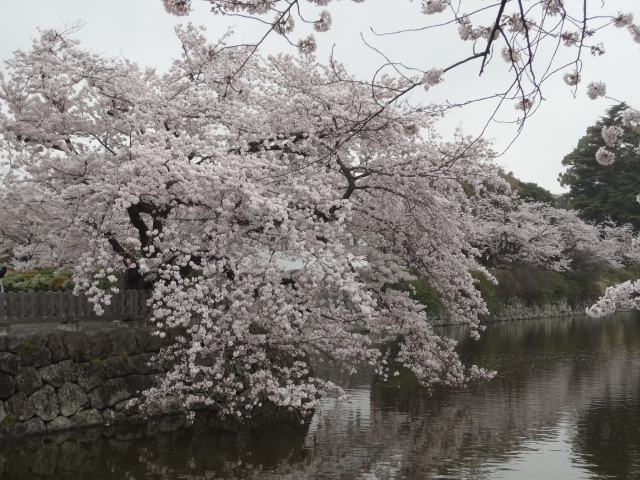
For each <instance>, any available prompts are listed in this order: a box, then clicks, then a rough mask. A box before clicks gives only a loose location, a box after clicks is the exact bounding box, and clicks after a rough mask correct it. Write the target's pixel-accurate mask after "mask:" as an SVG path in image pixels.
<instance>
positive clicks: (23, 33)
mask: <svg viewBox="0 0 640 480" xmlns="http://www.w3.org/2000/svg"><path fill="white" fill-rule="evenodd" d="M571 1H575V0H571ZM0 2H1V4H2V15H1V16H0V58H2V59H7V58H9V57H10V56H11V54H12V52H13V51H15V50H17V49H28V48H29V45H30V42H31V39H32V38H34V37H36V36H37V35H38V30H37V28H38V27H41V28H55V29H58V30H60V29H63V28H64V26H65V25H70V24H73V23H74V22H78V21H79V22H82V23H83V24H84V26H83V28H82V29H81V30H80V31H79V32H78V33H77V34H76V37H77V38H79V39H80V40H81V41H82V44H83V45H84V46H85V47H87V48H89V49H91V50H94V51H98V52H104V53H105V54H107V55H110V56H112V55H122V56H124V57H126V58H129V59H131V60H134V61H137V62H138V63H140V64H144V65H148V66H151V67H156V68H158V69H159V70H162V69H165V68H166V67H167V66H168V65H169V62H170V60H171V58H174V57H177V56H179V55H180V49H179V42H178V41H177V39H176V38H175V34H174V26H175V25H176V24H178V23H186V22H188V21H191V22H193V23H196V24H201V25H205V26H206V27H207V29H208V36H209V37H210V38H211V39H212V40H213V39H215V38H217V37H219V36H221V35H222V34H223V33H224V32H225V31H226V29H227V27H228V26H233V27H234V30H235V32H236V38H237V40H238V41H242V40H246V41H252V40H255V38H256V36H257V35H261V34H262V32H263V27H261V26H260V25H259V24H256V23H250V24H247V23H246V22H244V21H242V20H241V19H228V18H221V17H218V16H214V15H213V14H211V13H210V12H208V11H207V7H206V5H205V4H204V3H203V2H200V3H196V10H195V12H194V13H193V14H192V15H190V16H189V17H174V16H171V15H169V14H167V13H166V12H165V10H164V8H163V6H162V1H161V0H109V1H100V2H98V1H90V0H20V1H9V0H0ZM607 4H608V5H609V8H610V9H612V10H613V12H614V13H615V12H617V11H622V12H633V13H634V14H635V20H636V23H638V22H640V2H639V1H638V0H607ZM389 5H393V6H394V7H393V10H390V9H389V7H388V6H389ZM592 5H593V8H596V7H599V5H600V2H598V1H594V2H592ZM415 9H416V3H415V2H414V3H409V2H403V1H400V0H367V1H366V2H364V3H353V2H346V1H342V2H337V3H335V4H334V3H332V4H331V5H330V6H329V10H330V11H331V12H332V13H333V26H332V28H331V30H330V31H329V32H328V33H324V34H318V35H317V36H318V40H319V50H318V58H319V60H324V59H326V58H327V56H328V55H329V53H330V52H331V49H333V52H334V55H335V56H336V58H337V59H338V60H340V61H341V62H343V63H345V64H346V65H347V67H348V69H349V70H350V71H351V72H352V73H355V74H356V75H359V76H362V77H365V78H366V77H368V76H369V75H370V74H371V72H373V71H374V69H375V67H376V66H378V65H379V64H380V63H382V60H381V58H382V57H381V56H380V55H379V54H378V53H375V52H374V51H373V50H371V49H370V48H369V47H367V46H366V45H365V44H364V43H363V41H362V38H361V36H362V37H364V38H365V39H366V40H367V41H368V42H369V43H370V44H371V45H373V46H375V47H376V48H379V49H380V50H381V51H382V52H383V53H384V54H386V55H388V56H389V57H390V58H391V59H393V60H400V61H403V62H405V63H408V64H411V65H419V66H421V67H423V68H425V69H428V68H430V67H431V66H432V67H437V68H443V67H446V66H448V65H450V64H451V63H452V60H456V59H458V58H462V57H463V56H464V51H462V50H460V48H465V47H466V48H469V45H468V44H462V43H461V42H460V41H459V40H457V38H456V35H455V29H449V31H448V32H447V31H443V30H441V31H437V32H436V31H434V32H433V34H432V35H431V36H425V34H424V32H423V33H421V34H412V35H403V36H393V37H377V36H375V35H374V34H373V33H372V32H371V30H370V27H373V28H374V29H375V30H376V31H377V32H385V31H392V30H394V29H397V28H400V27H401V26H405V27H406V26H412V27H417V26H420V25H424V24H426V23H427V22H428V21H432V20H433V19H435V18H437V17H425V16H422V15H415ZM596 13H597V12H596ZM295 36H296V37H297V36H300V35H295ZM603 41H604V43H605V48H606V50H607V53H606V54H605V55H603V56H601V57H597V58H592V57H591V56H589V55H585V56H584V63H585V64H584V70H583V83H582V86H583V87H582V90H579V91H578V93H577V96H576V98H574V97H573V95H572V92H571V90H570V89H569V87H567V86H566V85H565V84H564V83H563V82H562V78H561V76H557V77H556V78H554V79H551V80H550V81H549V83H547V84H546V87H545V90H544V92H543V93H544V95H545V101H544V102H543V104H542V105H541V107H540V108H539V109H538V111H537V112H536V114H535V115H534V116H533V117H532V118H530V119H529V120H528V123H527V125H526V126H525V129H524V131H523V133H522V134H521V135H520V137H519V138H518V139H517V140H516V142H515V143H514V145H513V146H512V147H511V148H510V149H509V150H508V151H507V152H506V153H505V154H504V155H503V156H502V157H500V158H499V160H498V162H499V163H500V164H501V165H502V166H504V168H505V170H507V171H513V172H514V173H515V175H516V176H517V177H518V178H520V179H521V180H524V181H528V182H535V183H538V184H539V185H541V186H543V187H545V188H547V189H549V190H551V191H552V192H555V193H559V192H561V191H562V189H561V187H560V185H559V184H558V183H557V176H558V174H559V173H560V172H561V171H562V165H561V163H560V162H561V161H562V158H563V157H564V156H565V155H566V154H568V153H570V152H571V151H572V150H573V148H574V147H575V146H576V144H577V141H578V139H579V138H580V137H581V136H583V135H584V133H585V130H586V128H587V127H588V126H589V125H592V124H593V123H594V122H595V121H596V120H597V119H598V118H599V117H600V116H601V115H603V114H604V112H605V110H606V109H607V108H608V107H609V106H610V105H612V104H613V102H612V101H611V100H608V99H602V98H601V99H598V100H595V101H594V100H589V99H588V98H587V96H586V93H585V88H586V84H587V83H589V82H591V81H605V83H607V94H608V95H610V96H611V97H614V98H616V99H619V100H622V101H626V102H627V103H629V104H631V105H634V106H635V107H640V88H639V86H640V45H639V44H637V43H633V42H632V41H631V39H630V36H629V34H628V33H627V31H626V30H623V29H620V30H618V29H611V31H610V32H607V34H606V37H603ZM266 47H267V49H268V50H269V51H270V52H275V51H278V50H285V51H288V52H289V53H295V52H296V50H295V49H293V48H292V47H287V45H286V44H284V42H282V41H277V40H275V39H274V40H273V41H271V42H270V43H269V45H267V46H266ZM287 48H288V50H287ZM501 61H502V60H501V59H499V58H496V59H495V60H494V62H493V64H494V65H495V64H497V63H498V62H501ZM505 66H506V64H504V65H502V66H500V65H497V66H494V67H493V72H494V73H493V74H494V76H493V77H492V72H491V71H490V72H489V74H487V75H483V77H484V78H482V79H478V71H479V65H478V64H474V65H469V66H468V67H464V68H461V69H457V70H454V71H453V72H451V73H450V74H449V73H448V74H447V75H446V76H445V82H444V83H443V84H441V85H437V86H435V87H432V89H431V90H430V92H429V93H428V94H427V93H425V94H423V96H424V99H422V98H420V99H418V98H415V99H413V100H415V101H418V100H422V101H425V102H433V101H441V100H443V99H448V100H456V99H459V98H461V97H460V94H466V93H467V92H468V91H469V90H471V89H476V88H477V92H482V91H483V88H484V89H486V88H488V87H487V86H491V85H493V82H495V81H497V79H500V78H504V71H502V70H501V69H504V68H505ZM501 74H502V76H501ZM491 110H492V109H491V107H490V106H489V105H486V104H483V105H479V106H476V107H474V108H468V109H464V110H460V111H457V112H454V113H453V114H451V115H449V116H448V118H447V119H445V120H444V121H443V122H442V126H441V133H442V134H443V135H444V136H445V138H446V136H447V135H448V134H450V133H451V132H452V130H453V129H454V128H455V127H458V126H459V127H461V128H462V129H463V130H464V131H465V132H466V133H469V134H477V133H479V131H480V129H481V128H482V127H483V126H484V124H485V122H486V120H487V118H488V117H489V116H490V112H491ZM516 117H517V112H516V111H515V110H510V109H505V110H504V111H503V113H501V114H500V115H499V118H501V119H513V118H516ZM486 136H487V137H489V138H492V139H494V141H495V144H496V148H497V149H498V150H502V149H504V148H505V147H506V145H508V144H509V143H510V142H511V140H512V139H513V136H514V129H513V127H509V126H500V125H493V126H492V127H491V128H490V129H489V130H488V131H487V133H486Z"/></svg>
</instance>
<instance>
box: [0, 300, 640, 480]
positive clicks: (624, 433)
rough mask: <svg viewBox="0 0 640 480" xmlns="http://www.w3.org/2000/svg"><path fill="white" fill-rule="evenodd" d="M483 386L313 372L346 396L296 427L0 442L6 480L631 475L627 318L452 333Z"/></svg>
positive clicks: (635, 383) (635, 368)
mask: <svg viewBox="0 0 640 480" xmlns="http://www.w3.org/2000/svg"><path fill="white" fill-rule="evenodd" d="M445 330H446V334H448V335H450V336H452V337H453V338H456V339H458V340H459V341H460V344H459V350H460V352H461V355H463V356H464V358H465V359H466V360H467V361H468V362H473V363H477V364H479V365H481V366H484V367H487V368H491V369H495V370H497V371H498V372H499V373H498V375H497V377H496V378H495V379H493V380H491V381H490V382H487V383H485V384H481V385H474V386H471V387H470V388H468V389H466V390H461V391H460V390H458V391H436V392H434V394H433V395H431V396H430V395H428V394H427V392H426V391H425V390H423V389H422V388H420V387H419V386H417V385H416V384H415V382H413V381H412V380H411V379H410V377H409V376H408V375H407V376H404V375H401V376H400V377H399V378H397V379H395V380H394V383H382V382H380V381H379V380H378V379H376V378H375V377H374V376H373V375H372V374H371V372H368V371H365V370H362V371H360V372H359V373H358V374H357V375H354V376H351V377H341V376H340V374H339V373H338V372H326V373H327V374H328V375H332V376H333V377H334V379H336V380H338V381H340V382H341V383H342V384H343V385H345V386H346V387H347V389H348V392H349V393H350V394H351V395H352V399H353V401H352V402H351V403H344V402H336V401H333V400H330V401H327V402H325V405H324V408H323V409H322V410H321V411H319V412H317V413H316V414H315V415H314V417H313V419H312V420H311V421H310V422H309V423H307V424H305V425H294V424H291V423H286V422H283V423H281V424H274V425H268V426H264V425H263V426H258V427H253V428H246V429H241V430H238V429H236V430H218V429H213V428H210V427H207V426H206V424H205V423H204V422H203V423H201V424H197V425H194V426H193V427H190V428H177V425H178V424H177V423H176V422H178V420H176V419H163V420H162V421H160V422H157V423H154V424H152V425H147V426H145V427H138V428H130V427H129V428H119V429H116V430H113V429H111V430H108V429H107V430H105V429H97V430H87V431H82V432H68V433H65V434H61V435H55V436H49V437H37V438H35V437H34V438H31V439H26V440H21V441H19V442H17V441H13V442H4V443H0V478H2V479H3V480H15V479H29V480H39V479H56V480H57V479H65V480H73V479H95V480H101V479H118V480H120V479H126V480H143V479H154V480H155V479H190V480H192V479H196V480H199V479H261V478H265V479H304V478H310V479H363V480H374V479H376V480H377V479H452V480H453V479H456V480H459V479H464V480H476V479H478V480H480V479H526V480H533V479H545V480H547V479H554V480H559V479H571V480H575V479H640V315H639V314H638V313H635V312H634V313H620V314H616V315H613V316H610V317H607V318H603V319H589V318H582V317H574V318H557V319H544V320H534V321H521V322H512V323H501V324H492V325H489V326H488V328H487V331H486V332H485V334H484V335H483V337H482V339H481V340H480V341H478V342H475V341H473V340H471V339H469V338H468V337H467V335H466V332H465V331H464V330H463V329H461V328H453V327H451V328H447V329H445Z"/></svg>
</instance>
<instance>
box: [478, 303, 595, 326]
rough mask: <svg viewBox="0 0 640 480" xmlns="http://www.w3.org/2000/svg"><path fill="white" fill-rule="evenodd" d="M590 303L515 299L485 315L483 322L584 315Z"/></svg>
mask: <svg viewBox="0 0 640 480" xmlns="http://www.w3.org/2000/svg"><path fill="white" fill-rule="evenodd" d="M591 305H592V303H587V304H584V305H577V306H571V305H570V304H569V303H568V302H566V301H559V302H552V303H546V304H543V305H537V304H533V305H530V304H527V303H525V302H523V301H520V300H517V299H516V300H511V301H509V302H508V303H505V304H504V305H502V308H501V310H500V311H499V312H497V313H495V314H493V315H490V316H489V317H487V318H486V319H485V322H510V321H514V320H530V319H534V318H547V317H563V316H570V315H586V314H585V309H586V308H587V307H588V306H591Z"/></svg>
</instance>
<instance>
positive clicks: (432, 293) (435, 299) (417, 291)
mask: <svg viewBox="0 0 640 480" xmlns="http://www.w3.org/2000/svg"><path fill="white" fill-rule="evenodd" d="M409 272H410V273H411V274H412V275H415V276H416V277H417V278H416V279H415V280H402V281H400V282H396V283H393V284H391V285H389V286H388V287H389V288H392V289H393V290H397V291H399V292H409V297H410V298H411V299H412V300H416V301H417V302H419V303H421V304H422V305H424V306H425V307H426V308H425V310H426V311H427V313H430V314H435V313H440V312H442V311H444V305H443V304H442V302H441V301H440V294H439V293H438V291H437V290H436V289H435V288H433V287H432V286H431V285H430V284H429V282H428V280H427V279H426V278H424V277H423V276H422V275H420V274H419V273H418V272H417V271H416V270H414V269H409Z"/></svg>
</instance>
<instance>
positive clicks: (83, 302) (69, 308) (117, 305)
mask: <svg viewBox="0 0 640 480" xmlns="http://www.w3.org/2000/svg"><path fill="white" fill-rule="evenodd" d="M148 295H149V294H148V293H147V292H146V291H145V290H126V291H123V292H119V293H116V294H113V296H112V298H111V303H110V304H109V305H103V309H104V313H103V314H102V315H100V316H97V315H96V313H95V312H94V310H93V304H92V303H91V302H89V300H88V298H87V297H86V295H85V294H84V293H80V294H79V295H74V294H73V293H72V292H17V293H14V292H10V293H4V294H0V324H9V325H16V324H25V323H58V322H72V321H81V320H114V319H123V318H131V319H140V318H144V317H145V316H146V314H147V312H148V307H147V298H148Z"/></svg>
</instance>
